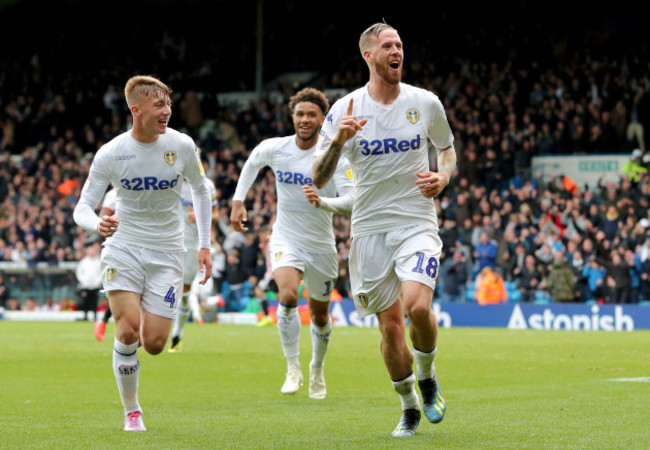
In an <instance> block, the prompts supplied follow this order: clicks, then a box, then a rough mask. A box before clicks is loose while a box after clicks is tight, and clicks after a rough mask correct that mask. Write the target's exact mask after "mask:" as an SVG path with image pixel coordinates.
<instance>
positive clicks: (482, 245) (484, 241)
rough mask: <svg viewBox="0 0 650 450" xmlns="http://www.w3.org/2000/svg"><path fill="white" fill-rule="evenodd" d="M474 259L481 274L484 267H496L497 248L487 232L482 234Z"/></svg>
mask: <svg viewBox="0 0 650 450" xmlns="http://www.w3.org/2000/svg"><path fill="white" fill-rule="evenodd" d="M474 259H475V260H476V264H477V270H478V271H479V272H480V271H481V270H483V268H484V267H492V268H494V267H496V259H497V246H496V245H495V244H494V242H493V241H492V240H491V239H490V236H489V234H488V232H487V231H483V232H481V237H480V242H479V244H478V245H477V246H476V249H475V250H474Z"/></svg>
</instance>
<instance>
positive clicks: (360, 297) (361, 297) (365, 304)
mask: <svg viewBox="0 0 650 450" xmlns="http://www.w3.org/2000/svg"><path fill="white" fill-rule="evenodd" d="M357 300H359V304H360V305H361V306H363V307H364V308H367V307H368V294H357Z"/></svg>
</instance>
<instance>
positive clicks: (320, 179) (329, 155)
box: [312, 142, 343, 189]
mask: <svg viewBox="0 0 650 450" xmlns="http://www.w3.org/2000/svg"><path fill="white" fill-rule="evenodd" d="M342 149H343V147H342V146H340V145H338V144H335V143H334V142H332V143H331V144H330V146H329V148H328V149H327V150H326V151H325V153H322V154H320V155H319V156H318V157H316V159H315V160H314V165H313V166H312V169H313V171H314V185H315V186H316V187H317V188H319V189H320V188H322V187H323V186H325V185H326V184H327V182H328V181H329V180H330V179H331V178H332V176H333V175H334V172H335V171H336V165H337V164H338V162H339V158H340V157H341V150H342Z"/></svg>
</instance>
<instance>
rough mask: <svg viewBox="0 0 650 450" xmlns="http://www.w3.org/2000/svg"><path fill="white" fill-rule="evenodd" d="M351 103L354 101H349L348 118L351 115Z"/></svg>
mask: <svg viewBox="0 0 650 450" xmlns="http://www.w3.org/2000/svg"><path fill="white" fill-rule="evenodd" d="M352 102H354V99H352V98H351V99H350V104H349V105H348V116H351V115H352Z"/></svg>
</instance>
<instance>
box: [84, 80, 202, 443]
mask: <svg viewBox="0 0 650 450" xmlns="http://www.w3.org/2000/svg"><path fill="white" fill-rule="evenodd" d="M124 94H125V97H126V102H127V104H128V107H129V109H130V111H131V114H132V116H133V128H132V129H131V130H130V131H127V132H125V133H123V134H121V135H119V136H117V137H115V138H114V139H112V140H111V141H110V142H108V143H106V144H105V145H103V146H102V147H101V148H100V149H99V151H98V152H97V154H96V155H95V158H94V160H93V163H92V166H91V168H90V172H89V174H88V179H87V180H86V183H85V184H84V188H83V190H82V193H81V197H80V199H79V202H78V204H77V206H76V208H75V210H74V220H75V222H76V223H77V224H78V225H79V226H81V227H83V228H85V229H87V230H93V231H97V232H98V233H99V234H100V235H101V236H102V237H104V238H109V237H110V238H111V239H107V240H106V242H105V244H104V249H103V251H102V257H101V259H102V272H103V287H104V291H105V292H106V293H107V296H108V300H109V304H110V308H111V311H112V312H113V317H114V319H115V341H114V346H113V373H114V375H115V379H116V381H117V386H118V390H119V393H120V397H121V399H122V404H123V406H124V414H125V419H124V430H125V431H145V430H146V428H145V426H144V423H143V421H142V407H141V406H140V403H139V401H138V383H139V378H140V361H139V359H138V353H137V350H138V347H139V346H140V345H141V346H142V347H144V349H145V351H146V352H148V353H150V354H152V355H157V354H159V353H160V352H162V351H163V349H164V348H165V343H166V342H167V338H168V337H169V332H170V329H171V326H172V322H173V318H174V315H175V314H176V309H177V308H178V303H179V300H180V298H179V297H180V295H181V292H182V284H183V255H184V252H185V248H184V246H183V229H184V224H183V211H182V205H181V201H180V198H181V187H182V185H183V178H184V177H186V178H187V179H188V181H189V183H190V185H191V186H192V198H193V203H194V209H195V213H196V221H197V224H198V233H199V242H200V246H201V249H200V250H199V253H198V262H199V270H201V271H202V272H203V274H204V279H203V283H205V281H206V280H207V279H208V278H209V277H210V273H211V268H212V260H211V257H210V225H211V216H210V191H209V189H208V186H207V184H206V182H205V176H204V174H203V168H202V167H201V163H200V160H199V154H198V150H197V148H196V145H195V144H194V141H193V140H192V139H191V138H190V137H189V136H187V135H186V134H183V133H180V132H178V131H176V130H173V129H171V128H169V127H168V123H169V119H170V116H171V94H172V90H171V89H170V88H169V87H168V86H167V85H165V84H164V83H162V82H161V81H160V80H158V79H156V78H154V77H150V76H134V77H132V78H130V79H129V80H128V81H127V83H126V86H125V88H124ZM109 184H112V185H113V186H114V188H115V190H116V202H117V208H116V210H117V215H112V216H108V215H104V216H102V217H98V216H97V214H96V213H95V212H94V210H95V207H96V205H98V204H99V202H100V201H101V199H102V196H103V195H104V192H106V189H107V187H108V186H109ZM118 215H119V217H118Z"/></svg>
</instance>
